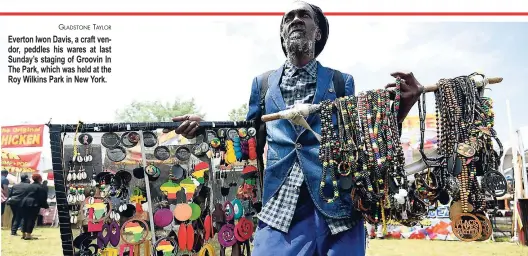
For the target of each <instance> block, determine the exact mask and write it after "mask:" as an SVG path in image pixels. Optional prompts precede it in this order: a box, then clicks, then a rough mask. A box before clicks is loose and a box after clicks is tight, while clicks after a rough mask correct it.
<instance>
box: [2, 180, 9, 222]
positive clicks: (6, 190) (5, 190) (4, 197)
mask: <svg viewBox="0 0 528 256" xmlns="http://www.w3.org/2000/svg"><path fill="white" fill-rule="evenodd" d="M8 174H9V172H8V171H6V170H2V216H4V211H5V207H6V201H7V197H8V196H9V180H8V179H7V175H8Z"/></svg>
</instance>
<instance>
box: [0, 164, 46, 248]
mask: <svg viewBox="0 0 528 256" xmlns="http://www.w3.org/2000/svg"><path fill="white" fill-rule="evenodd" d="M7 175H8V172H7V171H2V216H3V215H4V211H5V208H6V205H9V207H10V208H11V211H12V213H13V219H12V220H11V235H12V236H18V234H17V231H18V230H19V229H21V231H22V237H21V238H22V239H23V240H35V239H37V238H36V237H33V236H32V235H31V234H32V233H33V229H34V228H35V224H36V222H37V218H38V215H39V212H40V209H41V208H44V209H48V208H49V205H48V200H47V199H48V186H47V184H46V182H45V181H44V182H42V176H41V175H40V174H38V173H35V174H33V175H32V176H31V180H32V181H33V182H31V181H30V179H29V176H28V175H27V174H22V175H21V176H20V183H18V184H15V185H14V186H12V187H11V188H9V181H8V180H7Z"/></svg>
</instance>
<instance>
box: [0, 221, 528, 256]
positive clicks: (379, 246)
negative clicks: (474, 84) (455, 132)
mask: <svg viewBox="0 0 528 256" xmlns="http://www.w3.org/2000/svg"><path fill="white" fill-rule="evenodd" d="M34 235H35V236H37V237H38V238H39V240H34V241H25V240H22V239H20V237H12V236H10V235H9V231H8V230H2V253H1V255H6V256H36V255H38V256H61V255H62V248H61V242H60V236H59V229H57V228H53V229H52V228H37V229H36V230H35V232H34ZM227 255H230V254H227ZM367 255H368V256H450V255H454V256H488V255H489V256H494V255H497V256H499V255H504V256H506V255H507V256H528V247H521V246H518V245H514V244H511V243H507V242H502V243H493V242H471V243H464V242H443V241H425V240H371V241H370V245H369V249H368V251H367Z"/></svg>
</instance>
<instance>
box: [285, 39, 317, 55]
mask: <svg viewBox="0 0 528 256" xmlns="http://www.w3.org/2000/svg"><path fill="white" fill-rule="evenodd" d="M284 43H285V44H286V52H287V53H288V56H291V57H300V56H313V54H314V45H315V42H314V41H310V40H308V39H307V38H306V37H295V38H287V39H286V40H285V42H284Z"/></svg>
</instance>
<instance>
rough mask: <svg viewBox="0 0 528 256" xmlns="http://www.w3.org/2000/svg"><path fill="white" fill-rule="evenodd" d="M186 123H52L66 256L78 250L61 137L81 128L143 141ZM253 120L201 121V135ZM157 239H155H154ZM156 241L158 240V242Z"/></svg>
mask: <svg viewBox="0 0 528 256" xmlns="http://www.w3.org/2000/svg"><path fill="white" fill-rule="evenodd" d="M181 124H182V122H151V123H146V122H144V123H139V122H138V123H90V124H84V123H82V122H80V123H79V124H48V125H47V126H48V127H49V133H50V147H51V157H52V166H53V174H54V180H55V193H56V202H57V211H58V219H59V231H60V234H61V241H62V252H63V255H64V256H74V254H75V250H74V246H73V232H72V228H71V223H70V215H69V208H68V207H69V204H68V201H67V189H66V180H65V173H64V166H65V163H64V159H63V155H62V153H63V143H62V139H61V135H62V134H63V133H74V132H76V131H78V128H80V127H82V131H83V132H85V133H94V132H95V133H104V132H127V131H137V132H138V133H139V135H140V141H143V131H151V130H156V129H171V130H172V129H176V128H178V127H179V126H180V125H181ZM253 126H254V123H253V122H252V121H241V122H226V121H219V122H215V121H212V122H200V128H199V130H198V131H197V134H200V133H203V132H205V130H206V129H212V128H244V127H246V128H247V127H253ZM140 144H141V147H142V162H143V163H142V164H143V166H146V158H145V154H144V152H145V149H144V145H143V143H140ZM145 181H146V182H145V184H146V188H147V189H146V190H147V198H148V203H149V207H151V205H150V204H151V198H150V188H149V181H148V177H147V176H145ZM149 215H150V226H151V227H150V228H151V230H154V227H153V225H154V224H153V220H152V213H150V214H149ZM152 237H153V239H155V236H154V235H153V236H152ZM154 242H155V241H154Z"/></svg>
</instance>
